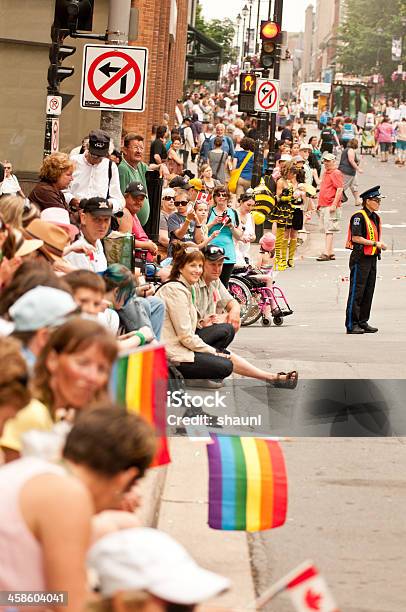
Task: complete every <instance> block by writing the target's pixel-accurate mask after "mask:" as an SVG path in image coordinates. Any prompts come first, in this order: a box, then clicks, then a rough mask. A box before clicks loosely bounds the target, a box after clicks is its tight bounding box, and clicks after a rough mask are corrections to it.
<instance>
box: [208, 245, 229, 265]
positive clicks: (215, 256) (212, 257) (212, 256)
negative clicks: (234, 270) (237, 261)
mask: <svg viewBox="0 0 406 612" xmlns="http://www.w3.org/2000/svg"><path fill="white" fill-rule="evenodd" d="M202 253H203V255H204V256H205V258H206V259H208V260H209V261H218V260H219V259H223V260H224V261H228V260H229V258H228V257H226V255H225V251H224V249H223V247H220V246H216V245H215V244H208V245H207V247H205V248H204V249H203V250H202Z"/></svg>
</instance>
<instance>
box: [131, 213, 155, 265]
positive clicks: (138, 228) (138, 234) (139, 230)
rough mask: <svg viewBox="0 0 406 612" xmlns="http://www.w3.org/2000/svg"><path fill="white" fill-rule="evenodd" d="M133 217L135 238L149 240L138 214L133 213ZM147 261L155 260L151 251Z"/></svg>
mask: <svg viewBox="0 0 406 612" xmlns="http://www.w3.org/2000/svg"><path fill="white" fill-rule="evenodd" d="M132 218H133V225H132V228H131V231H132V233H133V234H134V238H135V239H136V240H139V241H142V242H145V241H147V240H149V238H148V236H147V234H146V233H145V231H144V228H143V227H142V225H141V222H140V220H139V219H138V217H137V215H132ZM138 248H139V247H138ZM147 261H154V257H153V255H152V253H149V252H148V253H147Z"/></svg>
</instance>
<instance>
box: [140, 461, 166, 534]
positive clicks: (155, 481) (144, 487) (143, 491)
mask: <svg viewBox="0 0 406 612" xmlns="http://www.w3.org/2000/svg"><path fill="white" fill-rule="evenodd" d="M167 473H168V466H167V465H162V466H159V467H154V468H151V469H150V470H149V471H147V473H146V474H145V476H144V478H143V479H142V480H141V481H140V484H139V493H140V497H141V499H142V503H141V507H140V508H138V509H137V511H136V512H137V518H139V520H140V523H141V525H143V526H144V527H157V525H158V519H159V511H160V508H161V501H162V494H163V490H164V488H165V482H166V477H167Z"/></svg>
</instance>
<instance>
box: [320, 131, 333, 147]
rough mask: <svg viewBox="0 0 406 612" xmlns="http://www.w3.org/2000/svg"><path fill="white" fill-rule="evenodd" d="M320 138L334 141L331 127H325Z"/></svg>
mask: <svg viewBox="0 0 406 612" xmlns="http://www.w3.org/2000/svg"><path fill="white" fill-rule="evenodd" d="M320 138H321V139H322V141H323V142H325V143H328V142H333V130H332V129H331V128H324V129H323V130H322V131H321V133H320Z"/></svg>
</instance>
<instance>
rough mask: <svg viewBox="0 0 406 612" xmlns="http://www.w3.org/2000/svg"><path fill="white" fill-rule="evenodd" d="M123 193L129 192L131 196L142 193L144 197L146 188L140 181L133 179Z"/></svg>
mask: <svg viewBox="0 0 406 612" xmlns="http://www.w3.org/2000/svg"><path fill="white" fill-rule="evenodd" d="M125 193H130V194H131V195H133V196H137V195H143V196H144V197H145V196H146V195H147V190H146V189H145V187H144V185H143V184H142V183H141V182H140V181H133V182H132V183H129V184H128V185H127V187H126V190H125Z"/></svg>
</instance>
